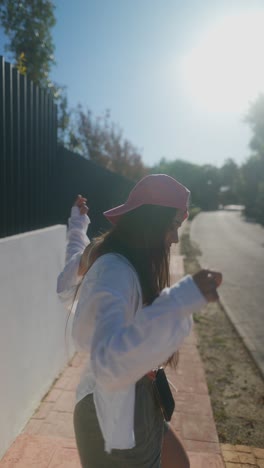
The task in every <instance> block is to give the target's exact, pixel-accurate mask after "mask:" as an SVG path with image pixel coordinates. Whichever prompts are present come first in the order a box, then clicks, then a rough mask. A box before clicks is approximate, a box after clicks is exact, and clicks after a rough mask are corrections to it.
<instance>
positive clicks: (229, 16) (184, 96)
mask: <svg viewBox="0 0 264 468" xmlns="http://www.w3.org/2000/svg"><path fill="white" fill-rule="evenodd" d="M54 4H55V6H56V10H55V16H56V20H57V23H56V26H55V27H54V28H53V30H52V36H53V40H54V43H55V46H56V49H55V59H56V62H57V63H56V65H55V66H53V68H52V71H51V79H52V80H54V81H55V82H57V83H60V84H61V85H65V86H66V87H67V95H68V101H69V105H70V107H71V108H74V107H75V106H76V105H77V104H78V103H81V104H82V105H83V106H84V108H89V109H91V110H92V111H93V113H94V115H102V114H103V112H104V111H105V110H106V109H110V111H111V120H112V121H113V122H115V123H116V124H117V125H118V126H119V127H120V128H121V129H122V130H123V135H124V137H125V138H127V139H128V140H129V141H130V142H131V143H132V144H133V145H134V146H136V147H137V148H138V150H139V151H140V153H141V154H142V158H143V162H144V163H145V164H146V165H148V166H152V165H154V164H157V163H158V162H159V161H160V159H161V158H163V157H165V158H166V159H168V160H175V159H184V160H186V161H189V162H193V163H196V164H214V165H216V166H218V167H220V166H221V165H222V164H223V163H224V161H225V160H226V159H227V158H233V159H234V161H235V162H236V163H237V164H239V165H240V164H242V163H243V162H244V161H245V160H246V158H247V157H249V156H250V149H249V146H248V145H249V141H250V138H251V135H252V133H251V130H250V128H249V126H248V124H246V123H245V122H244V118H245V116H246V114H247V112H248V109H249V105H250V103H252V102H253V101H254V99H256V97H257V96H258V94H259V93H260V92H261V91H264V65H263V63H261V62H263V60H262V57H263V50H262V47H263V43H264V28H263V24H264V2H263V0H217V1H216V0H199V1H198V0H74V1H73V0H55V1H54ZM4 42H5V38H4V36H3V32H2V31H0V54H4ZM4 55H5V54H4Z"/></svg>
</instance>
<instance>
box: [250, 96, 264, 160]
mask: <svg viewBox="0 0 264 468" xmlns="http://www.w3.org/2000/svg"><path fill="white" fill-rule="evenodd" d="M245 121H246V122H247V123H248V124H249V125H250V127H251V129H252V131H253V137H252V139H251V141H250V147H251V149H252V150H253V151H254V152H256V153H257V154H258V155H259V156H261V157H263V158H264V94H260V95H259V97H258V98H257V99H256V101H255V102H254V103H253V104H252V105H251V107H250V109H249V112H248V114H247V116H246V119H245Z"/></svg>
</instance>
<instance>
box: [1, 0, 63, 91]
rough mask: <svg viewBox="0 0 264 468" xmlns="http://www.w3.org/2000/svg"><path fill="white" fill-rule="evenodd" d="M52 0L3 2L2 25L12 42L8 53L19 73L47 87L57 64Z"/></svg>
mask: <svg viewBox="0 0 264 468" xmlns="http://www.w3.org/2000/svg"><path fill="white" fill-rule="evenodd" d="M54 9H55V7H54V5H53V3H52V2H51V1H50V0H0V22H1V24H2V26H3V29H4V32H5V34H6V36H7V37H8V39H9V43H8V45H7V46H6V50H7V51H9V52H11V55H12V58H13V59H14V60H15V64H16V66H17V67H18V69H19V71H20V72H21V73H23V74H25V73H26V74H27V76H28V78H29V79H30V80H32V81H33V82H34V83H36V84H38V85H40V86H43V87H47V86H49V85H50V83H49V72H50V68H51V65H52V64H54V63H55V61H54V55H53V54H54V44H53V41H52V37H51V32H50V30H51V28H52V27H53V26H54V25H55V23H56V20H55V16H54Z"/></svg>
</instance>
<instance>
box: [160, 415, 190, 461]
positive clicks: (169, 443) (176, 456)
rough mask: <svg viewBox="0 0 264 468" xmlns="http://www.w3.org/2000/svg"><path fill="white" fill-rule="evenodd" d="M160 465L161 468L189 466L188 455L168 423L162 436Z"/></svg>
mask: <svg viewBox="0 0 264 468" xmlns="http://www.w3.org/2000/svg"><path fill="white" fill-rule="evenodd" d="M161 466H162V468H190V461H189V458H188V455H187V453H186V451H185V449H184V447H183V445H182V443H181V442H180V440H179V439H178V437H177V435H176V432H175V431H174V429H173V428H172V427H171V425H170V424H169V425H168V430H166V432H165V434H164V437H163V445H162V451H161Z"/></svg>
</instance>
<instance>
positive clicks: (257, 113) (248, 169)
mask: <svg viewBox="0 0 264 468" xmlns="http://www.w3.org/2000/svg"><path fill="white" fill-rule="evenodd" d="M246 122H247V123H248V124H249V125H250V127H251V129H252V131H253V137H252V139H251V141H250V147H251V149H252V150H253V151H254V154H253V155H252V156H250V157H249V158H248V160H247V161H246V163H245V164H243V166H242V167H241V174H242V196H243V199H244V203H245V207H246V209H245V212H246V215H247V216H249V217H252V218H254V219H255V220H256V221H257V222H260V223H262V224H264V94H260V95H259V97H258V99H256V101H255V102H254V103H253V104H252V105H251V107H250V109H249V112H248V115H247V117H246Z"/></svg>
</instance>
